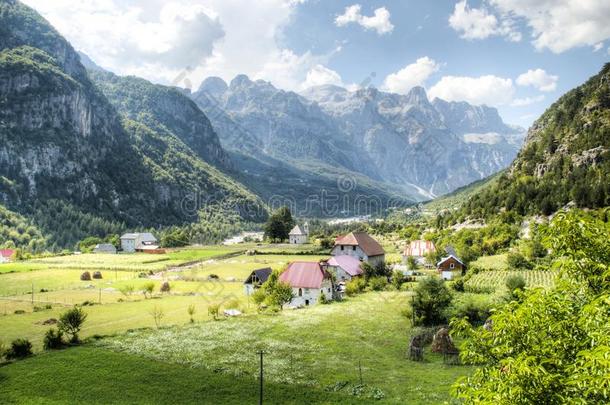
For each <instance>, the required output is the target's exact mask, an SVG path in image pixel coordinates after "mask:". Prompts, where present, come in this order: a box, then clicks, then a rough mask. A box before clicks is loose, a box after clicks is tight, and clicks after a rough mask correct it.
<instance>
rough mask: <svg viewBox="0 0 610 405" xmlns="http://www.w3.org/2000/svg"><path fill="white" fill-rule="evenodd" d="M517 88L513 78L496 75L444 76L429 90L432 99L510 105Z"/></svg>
mask: <svg viewBox="0 0 610 405" xmlns="http://www.w3.org/2000/svg"><path fill="white" fill-rule="evenodd" d="M514 93H515V88H514V86H513V81H512V80H511V79H507V78H502V77H498V76H494V75H486V76H480V77H467V76H444V77H442V78H441V80H439V81H438V83H436V84H435V85H434V86H432V88H431V89H430V90H429V91H428V95H429V96H430V98H431V99H434V98H441V99H443V100H447V101H467V102H469V103H471V104H476V105H479V104H486V105H490V106H500V105H508V104H510V103H511V102H512V99H513V95H514Z"/></svg>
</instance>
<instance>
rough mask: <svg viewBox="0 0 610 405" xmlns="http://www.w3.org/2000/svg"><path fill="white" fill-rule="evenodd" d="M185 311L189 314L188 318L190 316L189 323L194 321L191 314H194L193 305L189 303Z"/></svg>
mask: <svg viewBox="0 0 610 405" xmlns="http://www.w3.org/2000/svg"><path fill="white" fill-rule="evenodd" d="M186 312H187V313H188V314H189V318H191V323H193V322H195V319H193V316H195V305H193V304H191V305H189V306H188V308H187V309H186Z"/></svg>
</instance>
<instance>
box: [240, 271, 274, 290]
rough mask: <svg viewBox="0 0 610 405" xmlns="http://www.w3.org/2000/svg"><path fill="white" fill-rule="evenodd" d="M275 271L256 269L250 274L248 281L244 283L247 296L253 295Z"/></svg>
mask: <svg viewBox="0 0 610 405" xmlns="http://www.w3.org/2000/svg"><path fill="white" fill-rule="evenodd" d="M272 272H273V270H271V268H270V267H265V268H264V269H256V270H254V271H252V273H250V275H249V276H248V278H247V279H246V281H244V290H245V291H246V295H252V293H254V291H255V290H256V289H257V288H259V287H260V286H261V285H262V284H263V283H264V282H265V281H267V279H268V278H269V276H270V275H271V273H272Z"/></svg>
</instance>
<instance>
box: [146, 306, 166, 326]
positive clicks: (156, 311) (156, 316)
mask: <svg viewBox="0 0 610 405" xmlns="http://www.w3.org/2000/svg"><path fill="white" fill-rule="evenodd" d="M150 315H151V316H152V317H153V320H154V321H155V326H156V327H157V329H159V326H161V320H162V319H163V317H164V316H165V312H163V308H161V307H158V306H156V305H155V306H154V308H153V309H152V310H151V311H150Z"/></svg>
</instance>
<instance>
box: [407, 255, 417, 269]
mask: <svg viewBox="0 0 610 405" xmlns="http://www.w3.org/2000/svg"><path fill="white" fill-rule="evenodd" d="M407 268H408V269H409V270H415V269H417V260H415V258H414V257H413V256H408V257H407Z"/></svg>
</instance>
